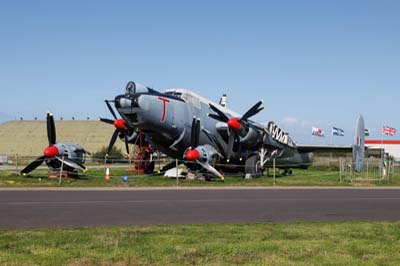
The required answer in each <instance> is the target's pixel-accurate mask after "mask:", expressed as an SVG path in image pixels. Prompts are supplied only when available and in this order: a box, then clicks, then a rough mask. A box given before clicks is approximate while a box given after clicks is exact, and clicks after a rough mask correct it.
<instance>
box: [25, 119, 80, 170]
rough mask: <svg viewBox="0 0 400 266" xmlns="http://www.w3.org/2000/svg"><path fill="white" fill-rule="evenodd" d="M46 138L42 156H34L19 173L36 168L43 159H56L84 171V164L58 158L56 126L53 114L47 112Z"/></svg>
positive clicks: (65, 158)
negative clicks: (47, 144) (47, 143)
mask: <svg viewBox="0 0 400 266" xmlns="http://www.w3.org/2000/svg"><path fill="white" fill-rule="evenodd" d="M47 139H48V141H49V146H48V147H46V148H45V149H44V151H43V156H40V157H39V158H36V159H35V160H34V161H33V162H31V163H30V164H28V165H27V166H26V167H25V168H24V169H22V170H21V174H23V175H26V174H29V173H30V172H32V171H33V170H35V169H36V168H38V167H39V166H40V165H41V164H42V163H43V162H44V161H45V160H51V159H57V160H59V161H60V162H61V163H64V164H65V165H68V166H70V167H72V168H74V169H77V170H81V171H84V170H86V168H85V166H83V165H82V164H80V163H77V162H74V161H72V160H71V159H69V158H67V157H63V158H60V157H59V155H60V151H59V149H58V148H57V146H56V145H55V144H56V127H55V124H54V117H53V114H51V113H47Z"/></svg>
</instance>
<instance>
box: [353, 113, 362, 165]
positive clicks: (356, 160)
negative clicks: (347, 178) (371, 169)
mask: <svg viewBox="0 0 400 266" xmlns="http://www.w3.org/2000/svg"><path fill="white" fill-rule="evenodd" d="M364 157H365V123H364V118H363V116H362V115H359V117H358V118H357V121H356V129H355V132H354V143H353V168H354V171H356V172H361V171H362V169H363V165H364Z"/></svg>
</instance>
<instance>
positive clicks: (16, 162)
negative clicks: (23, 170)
mask: <svg viewBox="0 0 400 266" xmlns="http://www.w3.org/2000/svg"><path fill="white" fill-rule="evenodd" d="M15 172H16V173H17V174H18V154H15Z"/></svg>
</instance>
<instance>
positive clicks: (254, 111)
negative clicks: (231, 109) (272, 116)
mask: <svg viewBox="0 0 400 266" xmlns="http://www.w3.org/2000/svg"><path fill="white" fill-rule="evenodd" d="M263 102H264V101H259V102H258V103H256V104H255V105H254V106H253V107H251V108H250V109H249V110H248V111H247V112H246V113H245V114H244V115H243V116H242V118H240V121H246V120H247V119H249V118H250V117H252V116H255V115H256V114H258V113H259V112H261V111H262V110H264V107H261V108H260V106H261V105H262V104H263Z"/></svg>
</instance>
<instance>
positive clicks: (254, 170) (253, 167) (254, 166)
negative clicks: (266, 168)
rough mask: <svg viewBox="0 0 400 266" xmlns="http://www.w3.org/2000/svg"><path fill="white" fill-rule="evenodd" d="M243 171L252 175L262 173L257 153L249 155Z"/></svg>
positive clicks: (255, 175)
mask: <svg viewBox="0 0 400 266" xmlns="http://www.w3.org/2000/svg"><path fill="white" fill-rule="evenodd" d="M245 173H246V174H250V175H251V176H252V177H260V176H262V175H263V170H262V169H261V162H260V157H259V156H258V155H255V154H254V155H251V156H250V157H249V158H247V160H246V165H245Z"/></svg>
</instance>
